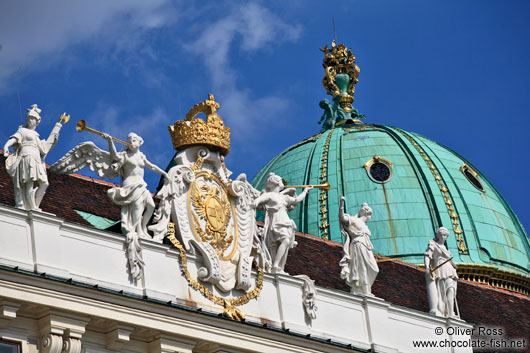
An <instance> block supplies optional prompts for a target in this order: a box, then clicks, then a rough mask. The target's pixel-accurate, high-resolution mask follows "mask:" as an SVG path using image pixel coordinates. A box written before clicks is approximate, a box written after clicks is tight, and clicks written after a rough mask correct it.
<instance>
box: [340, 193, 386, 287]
mask: <svg viewBox="0 0 530 353" xmlns="http://www.w3.org/2000/svg"><path fill="white" fill-rule="evenodd" d="M344 201H345V198H344V196H341V197H340V207H339V222H340V231H341V232H342V234H343V235H344V237H345V241H344V247H343V256H342V259H341V260H340V267H341V272H340V277H341V278H342V279H344V280H345V281H346V284H348V286H350V287H351V293H353V294H362V295H369V296H373V294H372V284H373V283H374V281H375V278H376V277H377V274H378V273H379V267H378V266H377V262H376V260H375V257H374V253H373V249H374V246H373V245H372V242H371V241H370V236H371V235H372V233H371V232H370V229H368V226H367V225H366V223H367V222H368V221H370V219H371V218H372V214H373V212H372V209H371V208H370V207H369V206H368V204H366V203H363V204H362V206H361V209H360V210H359V212H358V213H357V214H356V215H353V216H351V215H349V214H347V213H346V212H344Z"/></svg>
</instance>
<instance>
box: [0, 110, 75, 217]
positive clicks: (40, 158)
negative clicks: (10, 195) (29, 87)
mask: <svg viewBox="0 0 530 353" xmlns="http://www.w3.org/2000/svg"><path fill="white" fill-rule="evenodd" d="M27 111H28V114H27V116H26V125H23V126H20V127H19V128H18V131H17V132H15V133H14V134H13V135H12V136H11V137H10V138H9V140H7V142H6V143H5V145H4V156H5V157H7V159H6V161H5V163H6V170H7V173H8V174H9V175H10V176H11V177H13V184H14V186H15V204H16V207H18V208H22V209H25V210H38V211H40V208H39V206H40V203H41V201H42V199H43V197H44V194H45V193H46V189H47V188H48V185H49V184H48V176H47V174H46V164H45V162H44V159H45V158H46V155H47V154H48V153H49V152H50V150H51V149H52V148H53V147H54V146H55V144H56V143H57V140H58V139H59V131H60V130H61V127H62V126H63V124H66V123H67V122H68V120H69V119H70V116H69V115H66V113H64V114H62V115H61V117H60V120H59V122H57V123H55V126H54V127H53V129H52V131H51V133H50V136H49V137H48V139H46V140H41V139H40V138H39V133H38V132H37V131H36V128H37V126H38V125H39V123H40V121H41V116H40V113H41V111H42V110H41V109H40V108H39V107H38V106H37V104H33V105H32V106H31V108H30V109H27ZM9 147H13V148H14V153H13V154H9Z"/></svg>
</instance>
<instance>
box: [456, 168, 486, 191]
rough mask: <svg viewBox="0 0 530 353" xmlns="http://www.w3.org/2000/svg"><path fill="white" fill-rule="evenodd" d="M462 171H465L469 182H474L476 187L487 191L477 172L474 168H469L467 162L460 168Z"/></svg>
mask: <svg viewBox="0 0 530 353" xmlns="http://www.w3.org/2000/svg"><path fill="white" fill-rule="evenodd" d="M460 171H461V172H462V173H464V175H465V176H466V178H467V180H469V182H470V183H471V184H473V186H474V187H476V188H477V189H479V190H480V191H482V192H485V191H486V190H485V189H484V186H482V183H481V182H480V180H478V174H477V172H475V171H474V170H473V169H471V168H469V167H468V165H467V164H464V165H463V166H462V167H461V168H460Z"/></svg>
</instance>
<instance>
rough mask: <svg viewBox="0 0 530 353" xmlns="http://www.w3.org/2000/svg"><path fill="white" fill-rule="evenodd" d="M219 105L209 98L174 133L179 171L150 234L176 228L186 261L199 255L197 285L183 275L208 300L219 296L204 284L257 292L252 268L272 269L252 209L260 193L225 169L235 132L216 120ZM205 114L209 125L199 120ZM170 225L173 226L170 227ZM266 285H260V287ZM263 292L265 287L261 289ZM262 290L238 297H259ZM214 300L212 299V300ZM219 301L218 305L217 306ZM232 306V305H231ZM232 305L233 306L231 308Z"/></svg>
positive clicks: (171, 176) (164, 191) (172, 173)
mask: <svg viewBox="0 0 530 353" xmlns="http://www.w3.org/2000/svg"><path fill="white" fill-rule="evenodd" d="M218 108H219V104H218V103H216V102H215V101H214V100H213V95H209V97H208V100H206V101H204V102H201V103H198V104H196V105H195V106H194V107H193V108H192V109H191V110H190V111H189V112H188V114H186V119H185V120H182V121H177V122H176V123H175V124H174V125H173V126H170V127H169V131H170V134H171V138H172V141H173V147H175V149H176V150H177V154H176V156H175V158H174V160H175V163H176V165H175V166H174V167H172V168H171V169H170V170H169V171H168V174H169V180H168V181H167V182H165V184H164V185H163V187H162V188H161V189H160V190H159V192H158V194H157V197H158V198H159V199H160V205H159V207H158V209H157V212H156V214H155V222H157V223H156V224H154V225H153V226H151V227H150V229H151V230H152V231H153V232H154V233H155V234H157V236H160V237H163V236H165V235H166V234H167V229H168V225H171V223H173V224H174V235H173V234H170V235H169V238H170V240H171V241H172V242H173V244H175V245H176V246H177V247H179V249H180V247H181V248H182V250H181V251H182V252H183V254H184V255H185V253H187V252H192V253H195V254H196V255H198V260H199V262H200V267H199V268H198V270H197V278H198V280H199V281H198V282H197V281H195V279H193V278H191V275H190V273H189V272H187V270H185V271H184V270H183V271H184V272H185V274H186V277H187V278H188V281H189V282H190V285H191V286H193V287H194V288H196V289H198V290H200V291H201V292H202V293H203V294H204V295H205V296H207V297H208V298H209V299H211V298H214V297H215V296H214V295H213V294H212V293H211V292H209V293H210V294H208V295H206V294H205V293H207V292H208V290H207V289H206V288H205V287H204V286H202V284H201V282H206V283H211V284H213V285H214V286H215V287H216V288H217V289H218V290H219V291H221V292H229V291H231V290H233V289H236V290H243V291H247V290H249V289H250V288H251V287H252V283H251V282H252V281H251V272H252V265H253V263H256V264H257V265H258V266H257V269H258V272H259V273H263V271H261V267H266V266H268V263H267V261H269V259H270V255H268V252H267V249H265V248H264V247H263V246H261V242H260V240H259V236H258V232H257V225H256V213H255V212H256V211H255V209H254V208H253V207H252V205H253V202H254V200H255V198H256V197H257V196H259V192H258V191H257V190H255V189H254V188H253V187H252V186H251V185H250V183H249V182H248V181H247V180H246V176H245V175H244V174H242V175H240V176H239V177H237V178H236V179H235V180H231V179H229V177H230V174H231V173H230V172H229V171H228V170H227V169H226V166H225V164H224V156H226V155H227V154H228V151H229V147H230V129H228V128H226V127H224V123H223V121H222V119H221V118H220V117H219V115H217V113H216V109H218ZM199 113H204V114H206V117H207V118H206V122H205V121H204V120H202V119H200V118H195V116H196V115H197V114H199ZM170 222H171V223H170ZM258 282H259V283H261V281H258ZM259 288H261V287H259ZM259 288H258V286H256V287H255V288H254V290H253V291H251V292H252V293H253V294H252V295H250V294H249V293H251V292H247V294H245V295H243V296H241V297H239V298H246V300H247V301H248V300H249V298H251V297H253V296H256V295H258V294H259V290H258V289H259ZM211 300H213V299H211ZM223 300H224V301H223V302H222V303H221V301H219V303H221V304H220V305H223V306H225V307H232V306H234V305H241V304H242V303H243V301H241V300H240V301H237V300H236V299H230V300H228V301H226V299H223ZM214 301H215V300H214ZM232 302H233V303H232ZM230 303H232V304H230Z"/></svg>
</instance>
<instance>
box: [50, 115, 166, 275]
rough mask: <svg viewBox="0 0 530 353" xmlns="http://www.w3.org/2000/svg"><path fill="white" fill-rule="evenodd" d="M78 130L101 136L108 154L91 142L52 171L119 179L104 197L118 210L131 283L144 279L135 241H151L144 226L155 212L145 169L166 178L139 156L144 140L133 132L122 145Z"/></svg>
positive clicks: (82, 124) (80, 127) (83, 126)
mask: <svg viewBox="0 0 530 353" xmlns="http://www.w3.org/2000/svg"><path fill="white" fill-rule="evenodd" d="M77 130H78V131H83V130H87V131H90V132H94V133H97V134H98V135H101V136H102V137H103V138H104V139H105V140H107V142H108V144H109V152H106V151H103V150H101V149H99V148H98V147H96V145H95V144H94V143H93V142H83V143H80V144H79V145H77V146H76V147H74V148H73V149H72V150H71V151H69V152H68V153H66V155H65V156H64V157H62V158H61V159H60V160H59V161H57V162H56V163H55V164H53V165H52V166H51V170H52V171H54V172H56V173H59V174H70V173H75V172H77V171H79V170H81V169H83V168H85V167H89V168H90V169H91V170H92V171H95V172H96V173H98V175H99V176H100V177H103V178H107V179H114V178H116V177H118V176H121V178H122V185H121V186H115V187H112V188H110V189H109V190H108V191H107V194H108V196H109V197H110V199H111V200H112V201H113V202H114V203H115V204H117V205H120V206H121V228H122V232H123V233H124V234H125V235H126V243H127V253H128V254H127V256H128V260H129V270H130V273H131V277H132V279H133V280H134V281H136V280H139V279H141V278H142V276H143V271H142V270H143V264H144V263H143V259H142V254H141V246H140V242H139V241H138V239H139V238H143V239H151V236H150V235H149V233H148V232H147V222H148V221H149V219H150V218H151V216H152V214H153V211H154V209H155V204H154V201H153V197H152V196H151V193H150V192H149V190H147V184H146V182H145V180H144V168H145V167H147V168H149V169H151V170H152V171H154V172H156V173H159V174H162V175H163V176H164V177H166V178H168V175H167V173H166V172H165V171H164V170H162V169H161V168H159V167H158V166H156V165H155V164H153V163H151V162H149V160H148V159H147V158H146V156H145V155H144V154H143V153H142V152H140V146H142V144H143V139H142V138H141V137H140V136H138V135H137V134H135V133H134V132H131V133H129V135H128V136H127V142H124V141H121V140H118V139H115V138H113V137H111V136H110V135H109V134H106V133H101V132H99V131H97V130H94V129H91V128H88V127H86V123H85V122H84V120H81V121H80V122H79V123H78V124H77ZM112 140H115V141H118V142H120V143H123V144H125V145H126V146H127V149H125V150H122V151H120V152H118V151H117V150H116V146H115V145H114V142H113V141H112Z"/></svg>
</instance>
